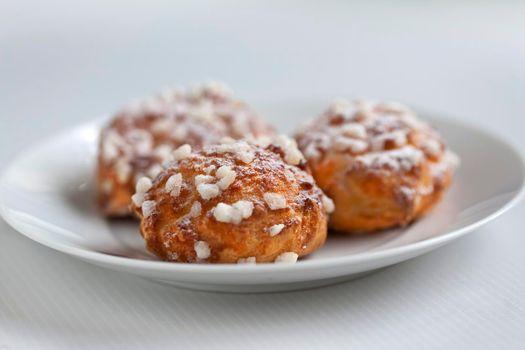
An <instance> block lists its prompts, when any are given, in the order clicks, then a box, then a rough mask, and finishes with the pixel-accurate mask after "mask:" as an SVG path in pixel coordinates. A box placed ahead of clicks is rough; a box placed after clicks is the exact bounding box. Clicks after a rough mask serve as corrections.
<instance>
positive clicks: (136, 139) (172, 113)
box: [97, 83, 273, 216]
mask: <svg viewBox="0 0 525 350" xmlns="http://www.w3.org/2000/svg"><path fill="white" fill-rule="evenodd" d="M271 134H273V129H272V128H271V127H269V126H268V125H267V124H266V123H264V122H263V121H262V120H261V118H260V117H259V116H258V115H257V114H256V113H255V112H254V111H253V110H251V109H250V108H249V107H248V106H247V105H246V104H244V103H243V102H241V101H239V100H238V99H236V98H234V97H233V96H232V95H231V93H230V92H229V90H228V89H227V88H226V87H224V86H223V85H221V84H219V83H208V84H204V85H202V86H198V87H195V88H193V89H190V90H188V91H179V90H172V91H167V92H165V93H163V94H161V95H158V96H154V97H150V98H147V99H145V100H144V101H140V102H138V103H136V104H133V105H131V106H128V107H126V108H124V109H122V110H121V111H120V112H118V113H117V114H116V115H115V117H114V118H113V119H112V120H111V121H110V123H109V124H108V125H107V126H106V127H105V128H104V129H103V130H102V133H101V136H100V143H99V156H98V170H97V185H98V186H97V187H98V202H99V205H100V207H101V208H102V210H103V212H104V213H105V214H106V215H107V216H127V215H129V214H130V213H131V212H130V209H129V205H130V198H131V195H132V194H133V193H134V188H135V183H136V181H137V179H138V178H140V177H142V176H149V177H151V178H154V177H155V176H156V175H157V174H158V173H159V172H160V171H161V170H162V166H161V165H162V163H163V162H166V161H169V160H170V159H171V157H172V152H173V150H174V149H175V148H177V147H179V146H181V145H183V144H189V145H191V146H192V147H193V148H196V149H198V148H201V147H202V146H203V145H209V144H212V143H216V142H218V141H219V140H220V139H221V138H222V137H225V136H228V137H232V138H235V139H239V138H245V137H248V138H249V137H260V136H264V135H271Z"/></svg>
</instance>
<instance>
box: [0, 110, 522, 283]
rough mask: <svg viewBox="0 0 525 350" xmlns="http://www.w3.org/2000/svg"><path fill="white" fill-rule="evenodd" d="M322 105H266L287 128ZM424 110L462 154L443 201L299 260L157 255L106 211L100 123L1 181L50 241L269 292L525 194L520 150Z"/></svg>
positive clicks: (365, 263) (497, 209)
mask: <svg viewBox="0 0 525 350" xmlns="http://www.w3.org/2000/svg"><path fill="white" fill-rule="evenodd" d="M323 105H324V103H314V102H311V101H299V102H297V103H292V102H286V103H285V102H280V103H270V104H262V105H260V106H258V107H259V110H261V111H262V112H263V114H264V115H266V116H268V119H269V120H270V121H276V122H277V123H276V125H278V126H281V129H282V131H284V132H287V131H290V130H291V129H292V128H294V127H296V126H297V125H298V124H300V123H301V122H302V121H304V120H305V118H307V117H310V116H313V115H315V114H316V113H317V112H319V111H320V110H321V107H322V106H323ZM421 115H422V118H423V119H426V120H429V121H430V122H431V123H432V124H433V125H434V126H436V127H437V128H438V130H439V131H440V132H441V133H442V134H443V135H444V137H445V138H446V139H447V140H448V144H449V145H450V147H451V148H452V149H453V150H454V151H456V152H457V153H458V154H459V156H460V157H461V159H462V164H461V167H460V169H459V171H458V173H457V177H456V179H455V182H454V185H453V186H452V188H451V189H450V190H449V192H448V194H447V195H446V197H445V198H444V200H443V202H442V203H441V204H440V205H438V206H437V207H436V208H435V210H434V211H433V212H432V213H431V214H430V215H428V216H427V217H425V218H424V219H422V220H420V221H418V222H416V223H414V224H413V225H411V226H409V227H406V228H403V229H395V230H389V231H384V232H380V233H374V234H369V235H364V236H359V237H349V236H340V235H329V238H328V241H327V243H326V245H325V246H324V247H322V248H321V249H320V250H318V251H317V252H315V253H314V254H312V255H311V256H309V257H308V258H306V259H303V260H301V261H299V262H298V263H297V264H295V265H282V264H279V265H275V264H260V265H255V266H254V265H203V264H182V263H167V262H162V261H158V260H157V259H156V258H155V257H154V256H153V255H151V254H149V253H148V252H147V251H146V249H145V248H144V243H143V241H142V238H141V237H140V234H139V233H138V227H137V226H138V224H137V222H135V221H132V220H117V221H108V220H106V219H104V218H103V217H102V216H101V215H100V214H99V213H98V211H97V208H96V205H95V200H94V191H93V180H94V164H95V155H96V143H97V136H98V131H99V127H100V125H101V122H100V121H97V122H93V123H90V124H86V125H82V126H80V127H77V128H75V129H72V130H69V131H67V132H64V133H61V134H59V135H57V136H54V137H52V138H50V139H48V140H47V141H45V142H42V143H40V144H39V145H37V146H35V147H33V148H31V149H30V150H28V151H26V152H25V153H23V154H22V155H20V157H19V158H18V159H17V160H16V161H15V162H13V164H11V166H10V167H9V168H8V169H7V170H6V172H5V173H4V175H3V177H2V180H1V184H0V209H1V214H2V216H3V217H4V218H5V220H6V221H7V222H8V223H10V224H11V225H12V226H13V227H14V228H15V229H17V230H18V231H20V232H21V233H23V234H24V235H26V236H27V237H29V238H31V239H33V240H35V241H37V242H39V243H41V244H43V245H46V246H48V247H51V248H53V249H56V250H58V251H61V252H63V253H66V254H70V255H72V256H74V257H77V258H79V259H82V260H85V261H88V262H90V263H93V264H96V265H100V266H104V267H107V268H110V269H114V270H118V271H125V272H129V273H132V274H135V275H138V276H142V277H145V278H149V279H152V280H156V281H162V282H166V283H169V284H173V285H175V286H181V287H188V288H195V289H202V290H213V291H229V292H269V291H283V290H296V289H303V288H309V287H314V286H322V285H327V284H331V283H335V282H339V281H344V280H347V279H350V278H353V277H356V276H359V275H361V274H363V273H366V272H370V271H373V270H376V269H379V268H382V267H385V266H389V265H392V264H395V263H398V262H401V261H404V260H407V259H410V258H413V257H415V256H418V255H421V254H423V253H425V252H428V251H430V250H432V249H435V248H437V247H439V246H441V245H443V244H445V243H447V242H450V241H452V240H454V239H456V238H458V237H460V236H462V235H464V234H465V233H467V232H470V231H472V230H474V229H475V228H476V227H479V226H480V225H482V224H484V223H486V222H488V221H489V220H492V219H494V218H495V217H497V216H498V215H500V214H502V213H503V212H505V211H506V210H508V209H509V208H511V207H512V206H513V205H514V204H515V203H516V202H517V199H518V198H519V194H520V193H521V192H522V188H523V183H524V174H525V171H524V163H523V161H522V158H521V156H520V155H519V153H518V152H517V151H516V149H514V148H513V147H511V146H509V145H508V144H507V143H505V142H504V141H502V140H501V139H498V138H497V137H496V136H494V135H491V134H490V133H488V132H486V131H483V130H480V129H478V128H476V127H472V126H467V125H463V124H461V123H458V122H455V121H452V120H446V119H442V118H436V117H433V116H432V115H431V114H429V113H422V114H421Z"/></svg>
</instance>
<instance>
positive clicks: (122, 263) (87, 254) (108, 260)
mask: <svg viewBox="0 0 525 350" xmlns="http://www.w3.org/2000/svg"><path fill="white" fill-rule="evenodd" d="M417 112H418V113H419V114H420V115H422V116H423V119H427V120H429V121H430V122H432V121H433V120H442V121H444V122H447V123H451V124H455V125H459V126H460V127H463V128H467V129H472V130H475V131H476V132H478V133H481V134H484V135H485V136H488V137H489V138H492V139H495V140H497V141H498V142H500V143H501V144H503V145H504V146H505V147H506V148H507V149H508V150H510V151H512V152H513V153H514V155H515V156H516V157H517V159H519V166H520V167H521V170H522V179H521V184H520V187H519V189H518V190H516V191H513V192H506V193H505V194H509V195H511V196H512V197H511V198H510V199H508V200H507V202H506V203H505V204H504V205H502V206H501V208H499V209H498V210H496V211H494V212H493V213H491V214H490V215H487V216H486V217H484V218H482V219H480V220H478V221H476V222H474V223H471V224H469V225H466V226H464V227H460V228H458V229H455V230H451V231H448V232H446V233H444V234H441V235H439V236H436V237H431V238H427V239H424V240H421V241H417V242H413V243H409V244H406V245H403V246H399V247H392V248H386V249H383V250H379V251H372V252H361V253H356V254H351V255H343V256H335V257H325V258H322V259H320V260H303V261H299V262H298V263H296V264H271V263H267V264H263V263H261V264H254V265H251V264H241V265H238V264H188V263H177V262H166V261H161V260H140V259H134V258H129V257H122V256H116V255H109V254H105V253H101V252H97V251H92V250H87V249H83V248H78V247H74V246H70V245H67V244H62V243H59V242H56V241H53V240H46V239H43V238H41V237H39V235H38V234H35V233H32V232H30V231H31V230H26V229H25V228H24V227H22V226H23V225H21V224H19V223H18V222H17V220H16V219H14V218H12V217H11V214H10V213H9V211H10V210H11V209H9V208H8V206H7V205H6V203H5V200H4V199H2V197H0V216H1V217H2V218H3V219H4V220H5V221H6V222H7V223H8V224H9V225H10V226H11V227H12V228H14V229H15V231H17V232H18V233H20V234H22V235H24V236H26V237H27V238H29V239H31V240H33V241H35V242H37V243H39V244H41V245H43V246H46V247H48V248H51V249H53V250H56V251H59V252H61V253H64V254H67V255H71V256H74V257H77V258H80V259H82V260H86V261H90V262H93V263H99V264H100V263H102V264H104V265H107V266H117V267H125V268H134V269H137V268H140V269H142V270H149V271H153V270H155V271H162V272H166V271H172V272H184V273H191V272H201V273H204V272H210V273H214V274H218V273H219V274H220V273H225V274H231V273H235V272H242V273H246V272H248V271H249V272H250V273H266V272H288V271H291V270H294V271H304V270H310V269H312V268H326V267H341V266H346V265H351V264H357V263H363V262H371V261H379V260H383V259H388V258H391V257H395V256H401V255H407V254H410V253H414V252H418V251H424V250H425V249H427V248H432V247H435V248H437V247H439V246H440V245H442V244H444V243H446V242H448V241H451V240H453V239H456V238H459V237H461V236H463V235H465V234H467V233H469V232H472V231H474V230H475V229H477V228H479V227H480V226H483V225H485V224H486V223H488V222H490V221H492V220H494V219H496V218H497V217H499V216H501V215H502V214H504V213H506V212H507V211H508V210H509V209H511V208H512V207H514V206H515V205H516V204H517V203H518V202H519V201H520V200H521V199H522V197H523V195H524V194H525V157H524V155H523V154H522V152H521V151H520V148H519V147H517V145H515V143H514V142H513V141H511V140H508V139H505V138H503V137H500V135H499V134H498V133H497V132H494V131H491V130H488V129H486V128H485V127H482V126H480V125H477V124H472V123H469V122H465V121H462V120H461V121H458V120H457V119H455V118H452V117H450V116H446V115H443V114H442V113H439V116H437V115H438V113H436V112H431V111H428V110H426V109H423V108H418V109H417ZM106 119H107V117H99V118H95V119H94V120H91V121H88V122H84V123H82V124H79V125H76V126H73V127H69V128H66V129H63V130H62V131H58V132H56V133H52V134H50V135H49V136H47V137H45V138H43V139H41V140H40V141H37V142H36V143H33V144H31V145H30V146H28V147H27V148H25V149H24V150H22V151H21V152H19V153H18V154H17V155H16V156H15V157H14V158H13V160H11V161H10V162H9V163H8V164H7V166H6V167H5V168H4V170H3V171H2V173H1V174H0V188H1V187H6V178H7V174H8V172H9V170H10V169H11V168H12V167H13V166H15V165H16V163H17V162H18V161H20V160H21V159H23V158H24V157H25V156H26V155H27V154H29V153H31V152H32V150H34V149H35V148H38V147H39V146H43V145H45V144H48V143H51V142H53V141H54V140H56V139H58V138H62V137H64V136H66V134H73V133H75V132H78V131H79V130H81V129H86V128H92V127H97V126H98V125H100V123H101V122H102V121H104V120H106Z"/></svg>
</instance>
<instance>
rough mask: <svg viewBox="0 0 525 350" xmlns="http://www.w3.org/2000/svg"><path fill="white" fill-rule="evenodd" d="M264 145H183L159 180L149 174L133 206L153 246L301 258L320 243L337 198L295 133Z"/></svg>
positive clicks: (167, 252) (231, 259)
mask: <svg viewBox="0 0 525 350" xmlns="http://www.w3.org/2000/svg"><path fill="white" fill-rule="evenodd" d="M263 146H264V145H263ZM263 146H261V145H255V144H254V143H252V142H246V141H244V140H242V141H236V142H233V141H232V140H229V141H227V143H222V144H218V145H215V146H210V147H205V148H204V149H203V150H201V151H197V152H192V150H191V148H190V147H189V146H182V147H181V148H179V149H178V150H176V151H175V153H176V157H175V158H176V160H175V161H174V162H173V163H172V164H171V165H169V166H168V167H167V168H166V170H164V171H163V172H161V173H160V175H159V176H157V177H156V179H155V180H154V181H153V182H152V181H151V180H149V179H148V178H141V179H140V180H139V181H138V182H137V188H136V191H137V192H136V194H134V195H133V207H134V210H135V212H136V214H137V215H138V216H139V217H140V219H141V224H140V230H141V233H142V236H143V237H144V239H145V241H146V246H147V248H148V249H149V250H150V251H151V252H153V253H154V254H155V255H157V256H158V257H160V258H161V259H163V260H168V261H179V262H209V263H255V262H257V263H259V262H274V261H275V262H295V261H296V260H297V258H298V257H301V256H304V255H307V254H310V253H311V252H313V251H314V250H316V249H317V248H319V247H320V246H321V245H322V244H323V243H324V241H325V238H326V231H327V228H326V221H327V214H326V212H325V211H326V209H331V206H333V204H332V203H331V201H330V200H329V199H328V198H326V197H325V196H324V194H323V192H322V191H321V190H320V189H319V188H318V187H317V186H316V185H315V183H314V180H313V178H312V176H311V175H310V174H308V173H307V172H306V171H304V170H303V169H302V167H303V166H304V164H305V163H304V159H303V156H302V155H301V153H300V152H299V151H298V149H297V146H296V144H295V141H294V140H291V139H289V138H287V137H283V136H281V137H279V138H278V140H277V142H276V144H272V145H268V146H267V147H263Z"/></svg>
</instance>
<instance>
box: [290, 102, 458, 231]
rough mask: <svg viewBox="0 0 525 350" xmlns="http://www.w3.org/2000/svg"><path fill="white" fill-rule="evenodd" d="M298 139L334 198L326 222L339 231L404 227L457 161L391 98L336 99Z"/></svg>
mask: <svg viewBox="0 0 525 350" xmlns="http://www.w3.org/2000/svg"><path fill="white" fill-rule="evenodd" d="M296 139H297V141H298V145H299V148H300V149H301V150H302V151H303V153H304V155H305V157H306V159H307V160H308V164H309V166H310V168H311V170H312V173H313V176H314V178H315V180H316V181H317V184H318V185H319V187H321V189H322V190H323V191H324V192H325V193H326V194H327V195H328V196H329V197H331V198H332V199H333V201H334V203H335V211H334V212H333V213H332V214H331V216H330V220H329V226H330V227H331V228H333V229H335V230H337V231H342V232H361V231H371V230H377V229H384V228H389V227H393V226H397V225H406V224H408V223H410V222H411V221H413V220H414V219H417V218H418V217H420V216H422V215H424V214H425V213H427V212H428V211H429V210H430V209H432V208H433V207H434V206H435V205H436V203H438V201H439V200H440V198H441V197H442V195H443V193H444V191H445V190H446V189H447V188H448V187H449V185H450V183H451V181H452V175H453V172H454V169H455V167H456V165H457V163H458V158H457V157H456V156H455V155H454V154H453V153H452V152H451V151H449V150H447V148H446V146H445V144H444V142H443V140H442V139H441V137H440V136H439V134H438V133H437V132H436V131H435V130H433V129H432V128H431V127H430V126H429V125H427V124H426V123H424V122H422V121H421V120H419V119H418V118H417V117H416V115H415V114H414V113H413V112H412V111H411V110H409V109H408V108H407V107H404V106H402V105H399V104H394V103H381V102H372V101H365V100H356V101H353V102H350V101H347V100H340V101H337V102H335V103H333V104H332V105H331V106H330V107H329V108H328V109H327V110H326V111H325V112H324V114H322V115H321V116H320V117H318V118H317V119H315V120H313V121H312V122H311V123H309V124H308V125H307V126H306V127H305V128H304V129H302V130H301V131H300V132H299V133H298V134H297V135H296Z"/></svg>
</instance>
